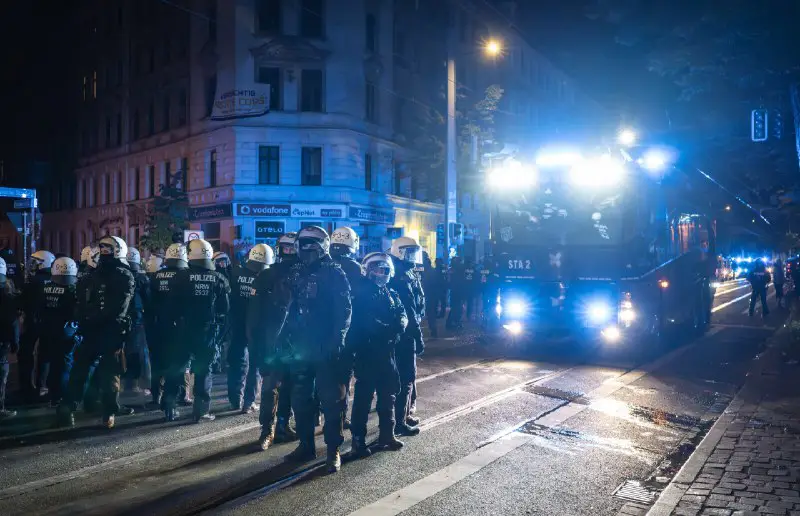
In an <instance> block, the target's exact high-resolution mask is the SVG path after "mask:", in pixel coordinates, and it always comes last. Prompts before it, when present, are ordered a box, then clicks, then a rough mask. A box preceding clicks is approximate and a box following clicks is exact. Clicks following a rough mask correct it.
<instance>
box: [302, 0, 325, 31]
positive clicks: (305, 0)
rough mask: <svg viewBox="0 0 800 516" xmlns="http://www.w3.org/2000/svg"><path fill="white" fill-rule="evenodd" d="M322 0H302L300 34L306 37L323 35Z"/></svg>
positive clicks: (323, 3)
mask: <svg viewBox="0 0 800 516" xmlns="http://www.w3.org/2000/svg"><path fill="white" fill-rule="evenodd" d="M324 10H325V2H324V0H302V4H301V7H300V35H301V36H303V37H306V38H318V39H319V38H323V37H324V36H325V18H324V14H325V13H324Z"/></svg>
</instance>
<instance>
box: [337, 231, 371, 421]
mask: <svg viewBox="0 0 800 516" xmlns="http://www.w3.org/2000/svg"><path fill="white" fill-rule="evenodd" d="M359 244H360V239H359V237H358V233H356V232H355V230H354V229H353V228H349V227H346V226H345V227H341V228H336V231H334V232H333V234H332V235H331V258H333V260H334V261H335V262H336V263H338V264H339V267H341V268H342V270H343V271H344V273H345V275H346V276H347V281H348V283H350V295H351V297H355V296H356V295H357V291H358V288H359V286H360V284H361V282H362V280H363V275H362V272H361V264H360V263H358V262H357V261H356V254H357V253H358V248H359ZM345 349H347V347H345ZM348 360H351V359H350V358H348ZM344 375H345V376H344V383H345V386H346V387H347V396H345V397H344V414H345V416H344V427H345V429H348V428H350V418H348V417H347V402H348V397H349V394H350V386H351V384H352V382H353V369H352V368H348V369H347V370H346V371H344Z"/></svg>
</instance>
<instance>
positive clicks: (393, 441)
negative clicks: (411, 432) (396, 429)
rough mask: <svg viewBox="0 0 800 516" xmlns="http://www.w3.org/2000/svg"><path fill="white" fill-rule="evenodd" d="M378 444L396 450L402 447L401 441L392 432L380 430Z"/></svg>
mask: <svg viewBox="0 0 800 516" xmlns="http://www.w3.org/2000/svg"><path fill="white" fill-rule="evenodd" d="M378 446H380V447H381V448H385V449H387V450H391V451H397V450H399V449H400V448H402V447H403V446H404V445H403V441H400V440H398V439H397V437H395V436H394V434H393V433H392V432H385V431H381V433H380V436H378Z"/></svg>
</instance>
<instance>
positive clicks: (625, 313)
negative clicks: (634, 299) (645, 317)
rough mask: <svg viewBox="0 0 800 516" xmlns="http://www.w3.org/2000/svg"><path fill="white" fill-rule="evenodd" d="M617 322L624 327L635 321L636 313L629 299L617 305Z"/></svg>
mask: <svg viewBox="0 0 800 516" xmlns="http://www.w3.org/2000/svg"><path fill="white" fill-rule="evenodd" d="M619 320H620V322H621V323H623V324H624V325H625V326H630V324H631V323H632V322H633V321H634V320H636V312H635V311H634V310H633V303H631V301H630V299H625V300H623V301H622V302H621V303H620V304H619Z"/></svg>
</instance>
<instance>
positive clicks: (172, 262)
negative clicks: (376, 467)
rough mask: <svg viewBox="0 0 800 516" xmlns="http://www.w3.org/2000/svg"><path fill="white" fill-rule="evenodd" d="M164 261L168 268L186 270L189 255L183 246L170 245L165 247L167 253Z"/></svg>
mask: <svg viewBox="0 0 800 516" xmlns="http://www.w3.org/2000/svg"><path fill="white" fill-rule="evenodd" d="M164 261H166V262H167V265H168V266H171V267H178V268H186V267H188V266H189V255H188V253H187V251H186V246H185V245H183V244H171V245H170V246H169V247H167V252H166V254H165V255H164Z"/></svg>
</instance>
